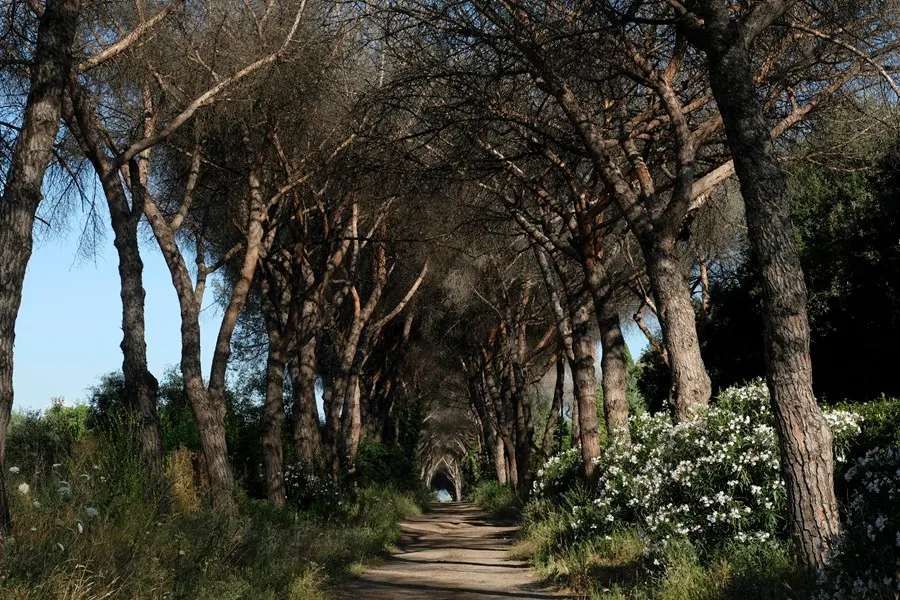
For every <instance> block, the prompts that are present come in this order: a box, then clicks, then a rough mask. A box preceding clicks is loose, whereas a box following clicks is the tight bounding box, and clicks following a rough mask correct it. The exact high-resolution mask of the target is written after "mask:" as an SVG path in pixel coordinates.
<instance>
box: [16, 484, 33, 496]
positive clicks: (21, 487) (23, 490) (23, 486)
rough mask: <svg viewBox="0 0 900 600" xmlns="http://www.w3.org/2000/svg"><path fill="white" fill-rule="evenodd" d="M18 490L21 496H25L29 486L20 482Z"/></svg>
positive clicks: (29, 488)
mask: <svg viewBox="0 0 900 600" xmlns="http://www.w3.org/2000/svg"><path fill="white" fill-rule="evenodd" d="M18 490H19V493H20V494H22V495H23V496H27V495H28V492H30V491H31V486H29V485H28V484H27V483H20V484H19V487H18Z"/></svg>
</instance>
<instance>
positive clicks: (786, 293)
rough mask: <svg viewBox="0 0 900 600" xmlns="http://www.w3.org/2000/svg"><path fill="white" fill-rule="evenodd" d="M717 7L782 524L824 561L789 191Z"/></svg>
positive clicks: (826, 460) (740, 44) (725, 109)
mask: <svg viewBox="0 0 900 600" xmlns="http://www.w3.org/2000/svg"><path fill="white" fill-rule="evenodd" d="M726 14H727V13H726V12H725V8H724V7H718V10H717V11H716V17H717V18H714V19H711V20H710V21H711V23H710V25H709V28H710V29H712V31H713V32H714V35H713V36H712V38H711V39H710V41H709V46H708V48H707V54H708V56H709V72H710V81H711V83H712V89H713V94H714V96H715V99H716V103H717V104H718V106H719V110H720V112H721V114H722V118H723V120H724V123H725V131H726V134H727V138H728V144H729V146H730V147H731V152H732V155H733V157H734V162H735V171H736V172H737V175H738V178H739V179H740V184H741V195H742V196H743V198H744V205H745V207H746V215H747V229H748V233H749V238H750V246H751V249H752V252H753V257H754V259H755V261H756V263H757V264H758V265H759V267H760V272H761V274H762V284H763V286H762V287H763V318H764V320H765V340H766V379H767V382H768V386H769V391H770V393H771V397H772V408H773V410H774V412H775V426H776V429H777V431H778V441H779V448H780V450H781V463H782V473H783V476H784V481H785V484H786V487H787V493H788V508H789V522H790V528H791V533H792V535H793V538H794V541H795V543H796V545H797V549H798V551H799V553H800V557H801V560H802V561H803V563H804V565H805V566H806V567H807V568H808V569H809V571H810V572H814V571H815V570H816V569H818V568H820V567H822V566H824V565H825V564H827V562H828V561H829V558H830V549H831V546H832V544H833V542H834V541H835V539H836V538H837V536H838V535H839V533H840V521H839V518H838V504H837V499H836V497H835V492H834V482H833V476H834V462H833V456H832V445H831V432H830V430H829V428H828V424H827V423H826V421H825V419H824V417H823V415H822V411H821V410H820V409H819V407H818V405H817V404H816V399H815V397H814V396H813V388H812V364H811V362H810V355H809V322H808V319H807V313H806V304H807V293H806V285H805V283H804V280H803V270H802V268H801V266H800V259H799V256H798V254H797V250H796V248H795V246H794V234H793V227H792V225H791V215H790V196H789V192H788V187H787V182H786V181H785V179H784V175H783V174H782V173H781V171H780V169H779V168H778V164H777V163H776V161H775V158H774V152H773V149H772V143H771V138H770V134H769V127H768V124H767V123H766V121H765V118H764V115H765V111H764V110H763V105H762V102H761V100H760V98H759V95H758V92H757V90H756V86H755V85H754V79H753V70H752V67H751V64H750V59H749V57H748V55H747V49H746V43H745V42H744V40H743V39H741V38H740V37H739V36H736V35H732V32H733V29H732V28H730V27H728V18H727V16H726Z"/></svg>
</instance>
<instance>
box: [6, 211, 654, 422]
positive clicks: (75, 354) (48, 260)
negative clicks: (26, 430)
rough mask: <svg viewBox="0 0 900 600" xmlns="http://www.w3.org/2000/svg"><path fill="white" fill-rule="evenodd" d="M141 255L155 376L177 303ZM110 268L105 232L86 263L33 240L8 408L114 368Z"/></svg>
mask: <svg viewBox="0 0 900 600" xmlns="http://www.w3.org/2000/svg"><path fill="white" fill-rule="evenodd" d="M37 227H38V228H40V227H43V226H42V225H41V224H38V225H37ZM36 233H37V231H36ZM142 256H143V259H144V287H145V288H146V291H147V299H146V318H147V356H148V360H149V364H150V370H151V372H152V373H153V374H154V375H156V377H157V378H159V379H161V378H162V376H163V374H164V372H165V370H166V369H167V368H168V367H169V366H172V365H177V363H178V360H179V353H180V348H181V342H180V337H179V327H180V318H179V313H178V298H177V296H176V295H175V290H174V289H173V287H172V283H171V280H170V278H169V271H168V269H167V268H166V264H165V261H164V260H163V258H162V255H161V254H160V252H159V249H158V248H157V247H156V246H155V244H154V243H153V241H152V240H148V241H147V243H145V244H144V247H143V248H142ZM117 265H118V262H117V258H116V252H115V248H114V247H113V243H112V234H111V232H107V235H106V236H105V239H104V241H103V243H102V244H101V245H100V246H99V247H98V248H97V249H96V253H95V255H94V256H93V257H92V258H91V259H90V260H86V259H84V258H79V257H78V235H77V233H74V232H73V233H72V234H71V235H67V236H55V237H54V238H49V239H44V240H43V241H41V240H40V239H39V240H38V241H37V242H36V244H35V249H34V253H33V255H32V257H31V262H30V263H29V264H28V271H27V274H26V276H25V290H24V295H23V298H22V307H21V309H20V311H19V319H18V322H17V324H16V346H15V371H14V376H13V377H14V381H13V384H14V389H15V400H14V408H16V409H23V408H24V409H43V408H46V407H47V406H49V404H50V399H51V398H52V397H54V396H64V397H65V398H66V400H67V401H68V402H69V403H74V402H78V401H83V400H85V399H86V398H87V397H88V395H89V392H88V388H90V387H91V386H92V385H95V384H96V383H97V382H98V380H99V377H100V376H101V375H103V374H104V373H108V372H110V371H116V370H119V369H120V368H121V365H122V354H121V350H120V349H119V343H120V342H121V339H122V330H121V320H122V305H121V300H120V298H119V278H118V271H117ZM206 304H207V306H206V308H205V309H204V311H203V315H202V317H201V323H200V325H201V331H202V349H203V364H204V368H205V370H206V371H208V370H209V361H210V360H211V356H212V353H211V349H212V347H213V345H214V343H215V337H216V333H217V331H218V324H219V320H220V319H221V310H220V309H219V307H218V306H217V305H216V304H215V303H214V302H213V294H212V293H211V292H209V293H207V299H206ZM625 339H626V341H627V343H628V346H629V347H630V349H631V351H632V354H633V356H634V357H635V358H637V357H638V356H639V355H640V352H641V350H642V349H643V348H644V347H645V346H646V345H647V343H646V340H645V339H644V337H643V335H642V334H641V333H640V331H638V330H637V328H636V327H634V326H631V327H626V329H625ZM598 361H599V356H598Z"/></svg>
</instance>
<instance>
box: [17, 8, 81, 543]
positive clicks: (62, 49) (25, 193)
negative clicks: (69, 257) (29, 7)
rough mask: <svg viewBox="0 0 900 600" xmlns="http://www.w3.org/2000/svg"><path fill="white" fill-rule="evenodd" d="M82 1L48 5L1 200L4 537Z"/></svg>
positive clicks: (41, 25) (39, 31) (40, 28)
mask: <svg viewBox="0 0 900 600" xmlns="http://www.w3.org/2000/svg"><path fill="white" fill-rule="evenodd" d="M79 9H80V2H79V0H48V1H47V3H46V5H45V7H44V13H43V15H42V16H41V20H40V24H39V27H38V37H37V47H36V49H35V54H34V64H33V65H32V70H31V85H30V89H29V91H28V98H27V100H26V104H25V112H24V114H23V117H22V129H21V131H20V132H19V136H18V138H17V139H16V146H15V148H14V149H13V154H12V161H11V164H10V167H9V172H8V173H7V176H6V187H5V188H4V189H3V196H2V198H0V536H3V535H5V534H6V533H8V532H9V530H10V526H11V519H10V515H9V504H8V498H7V495H6V485H5V480H4V477H5V476H6V468H5V465H6V428H7V426H8V425H9V419H10V416H11V414H12V404H13V345H14V343H15V337H16V319H17V318H18V316H19V306H20V305H21V303H22V287H23V285H24V282H25V269H26V267H27V266H28V261H29V259H30V258H31V250H32V229H33V227H34V219H35V215H36V214H37V209H38V206H39V205H40V202H41V198H42V196H41V186H42V185H43V183H44V173H45V172H46V170H47V165H48V164H49V163H50V158H51V156H52V152H53V145H54V143H55V142H56V135H57V133H58V132H59V118H60V111H61V107H62V96H63V92H64V90H65V87H66V82H67V81H68V76H69V70H70V68H71V49H72V44H73V42H74V39H75V31H76V23H77V21H78V13H79Z"/></svg>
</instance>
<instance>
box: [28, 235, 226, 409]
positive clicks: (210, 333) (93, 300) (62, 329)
mask: <svg viewBox="0 0 900 600" xmlns="http://www.w3.org/2000/svg"><path fill="white" fill-rule="evenodd" d="M37 227H38V228H40V227H43V226H42V225H41V224H38V225H37ZM36 233H37V231H36ZM148 242H150V243H147V244H145V245H144V247H143V248H142V256H143V259H144V286H145V288H146V290H147V300H146V313H147V356H148V361H149V365H150V370H151V372H152V373H153V374H154V375H156V376H157V378H160V379H161V378H162V375H163V373H164V372H165V370H166V368H167V367H168V366H170V365H176V364H177V363H178V361H179V353H180V348H181V342H180V337H179V327H180V318H179V314H178V298H177V296H176V295H175V290H174V288H173V287H172V283H171V280H170V278H169V271H168V269H167V268H166V264H165V261H164V260H163V258H162V255H161V254H160V252H159V250H158V248H156V247H154V246H153V244H152V240H149V241H148ZM77 250H78V235H77V233H72V234H71V235H68V236H65V237H64V238H60V237H57V238H56V239H47V240H44V241H42V242H41V241H38V242H37V243H36V244H35V249H34V254H33V255H32V257H31V261H30V262H29V264H28V271H27V273H26V276H25V289H24V294H23V297H22V307H21V309H20V310H19V319H18V322H17V323H16V345H15V371H14V375H13V384H14V390H15V399H14V407H15V408H27V409H41V408H45V407H47V406H48V405H49V404H50V398H52V397H53V396H64V397H65V398H66V400H67V401H68V402H70V403H73V402H75V401H78V400H84V399H86V398H87V396H88V392H87V388H89V387H90V386H92V385H94V384H96V383H97V381H98V379H99V377H100V376H101V375H103V374H104V373H108V372H109V371H115V370H119V369H121V366H122V354H121V350H120V349H119V343H120V342H121V341H122V328H121V322H122V304H121V300H120V298H119V278H118V271H117V267H118V261H117V258H116V252H115V248H114V247H113V243H112V235H111V232H108V233H107V235H106V239H105V240H104V241H103V244H102V245H101V246H100V247H99V248H97V251H96V255H95V256H94V257H92V259H91V260H85V259H83V258H78V256H77V254H78V253H77ZM212 298H213V294H212V293H209V294H207V304H208V305H210V306H208V307H207V308H206V310H204V313H203V317H202V319H201V330H202V336H203V337H202V348H203V358H204V365H205V368H206V369H207V370H208V368H209V361H210V360H211V352H210V350H211V349H212V347H213V344H214V343H215V336H216V333H217V327H218V320H219V318H220V317H221V312H220V311H219V309H218V306H216V305H215V303H214V302H213V300H212Z"/></svg>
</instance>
